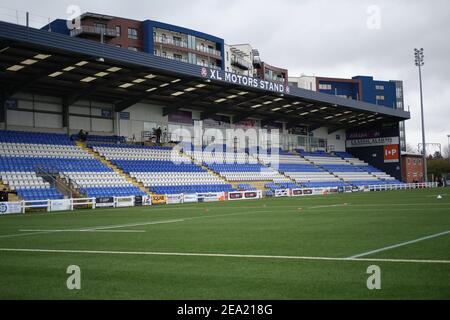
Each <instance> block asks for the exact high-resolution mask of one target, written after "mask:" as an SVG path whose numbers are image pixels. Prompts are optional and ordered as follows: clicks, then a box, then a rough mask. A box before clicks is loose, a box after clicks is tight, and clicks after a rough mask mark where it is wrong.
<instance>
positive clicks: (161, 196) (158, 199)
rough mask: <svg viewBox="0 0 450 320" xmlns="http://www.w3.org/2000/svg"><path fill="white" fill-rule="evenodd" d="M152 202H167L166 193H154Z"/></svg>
mask: <svg viewBox="0 0 450 320" xmlns="http://www.w3.org/2000/svg"><path fill="white" fill-rule="evenodd" d="M152 204H166V195H165V194H152Z"/></svg>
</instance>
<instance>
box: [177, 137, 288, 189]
mask: <svg viewBox="0 0 450 320" xmlns="http://www.w3.org/2000/svg"><path fill="white" fill-rule="evenodd" d="M228 151H229V150H228ZM185 153H186V154H188V155H189V156H191V157H192V158H194V159H195V160H196V161H201V162H202V163H203V165H204V166H206V167H208V168H209V169H211V170H212V171H214V172H217V173H218V174H219V175H220V176H222V177H224V178H225V179H226V180H228V181H286V180H287V181H289V179H287V178H286V177H283V176H282V175H281V174H279V173H278V172H277V171H276V170H273V169H272V168H268V167H266V166H264V165H262V164H261V163H259V162H258V159H257V158H256V157H254V156H253V155H249V154H248V153H246V152H244V150H236V151H235V152H227V150H226V149H225V146H223V145H217V146H209V147H208V148H207V149H206V150H204V151H197V150H196V151H192V150H189V149H188V150H186V151H185Z"/></svg>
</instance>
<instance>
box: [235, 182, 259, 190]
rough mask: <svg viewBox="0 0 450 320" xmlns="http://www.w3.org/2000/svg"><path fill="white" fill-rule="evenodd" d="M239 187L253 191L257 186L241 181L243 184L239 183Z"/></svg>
mask: <svg viewBox="0 0 450 320" xmlns="http://www.w3.org/2000/svg"><path fill="white" fill-rule="evenodd" d="M237 189H238V190H239V191H252V190H256V187H254V186H252V185H251V184H248V183H241V184H238V185H237Z"/></svg>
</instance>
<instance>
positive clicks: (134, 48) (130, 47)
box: [128, 46, 138, 51]
mask: <svg viewBox="0 0 450 320" xmlns="http://www.w3.org/2000/svg"><path fill="white" fill-rule="evenodd" d="M128 50H131V51H138V49H137V48H136V47H132V46H129V47H128Z"/></svg>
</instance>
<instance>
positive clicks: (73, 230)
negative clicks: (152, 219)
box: [19, 229, 145, 233]
mask: <svg viewBox="0 0 450 320" xmlns="http://www.w3.org/2000/svg"><path fill="white" fill-rule="evenodd" d="M19 231H20V232H105V233H106V232H118V233H120V232H124V233H134V232H145V230H81V229H79V230H75V229H72V230H31V229H30V230H26V229H25V230H19Z"/></svg>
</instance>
